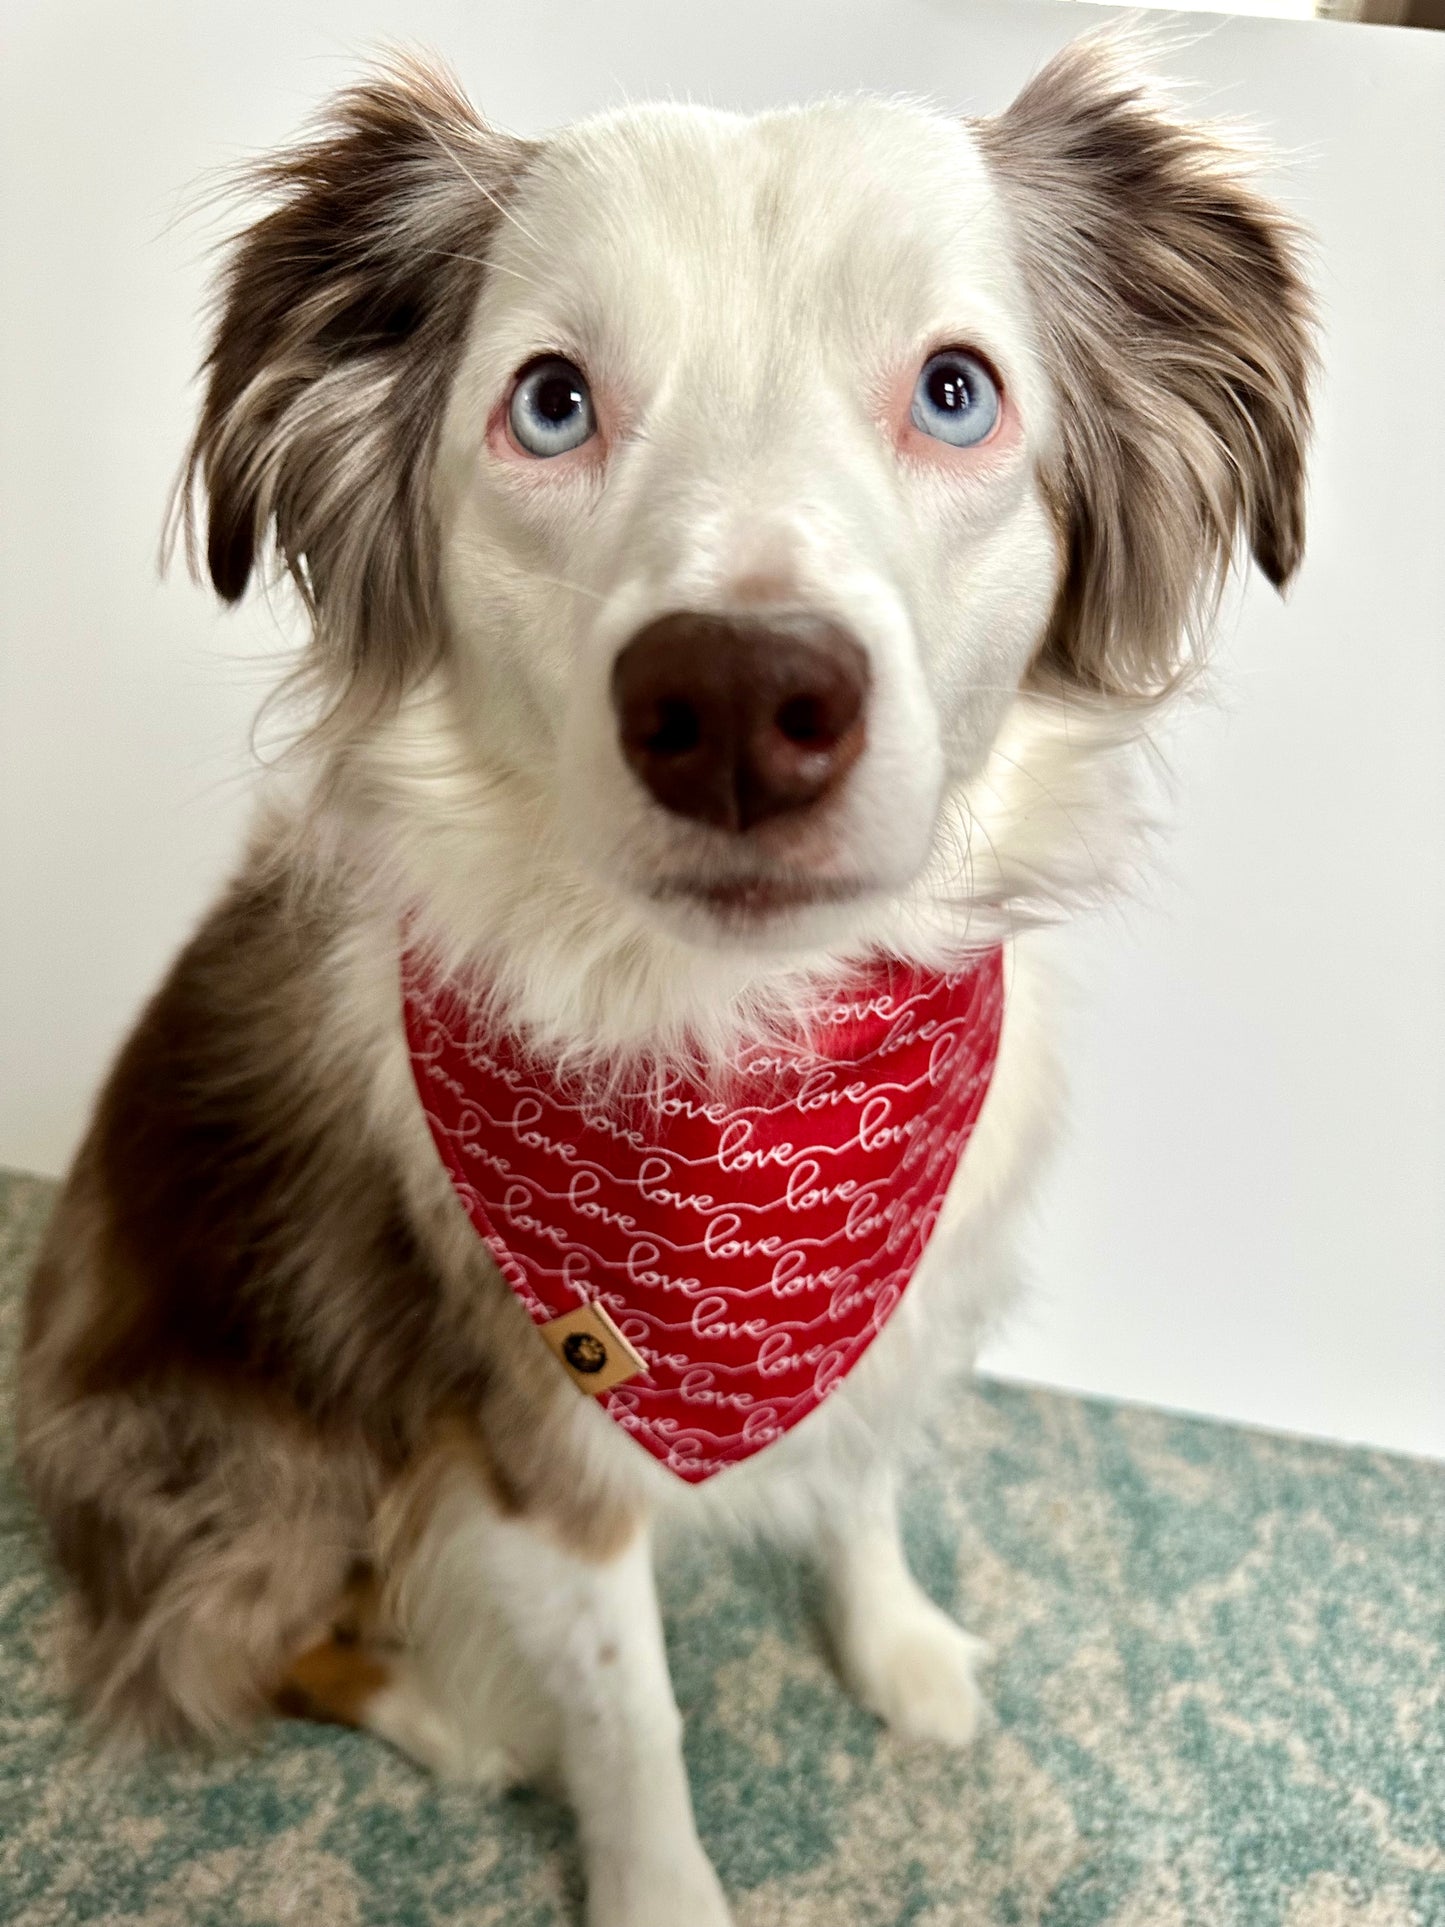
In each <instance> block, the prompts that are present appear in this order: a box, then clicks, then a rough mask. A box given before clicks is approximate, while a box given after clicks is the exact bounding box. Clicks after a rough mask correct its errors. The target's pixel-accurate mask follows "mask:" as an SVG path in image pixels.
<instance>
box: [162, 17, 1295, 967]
mask: <svg viewBox="0 0 1445 1927" xmlns="http://www.w3.org/2000/svg"><path fill="white" fill-rule="evenodd" d="M265 185H267V186H268V187H269V188H270V189H271V190H272V191H273V192H274V195H275V202H274V205H273V206H272V208H271V210H270V212H269V213H267V214H266V215H265V216H264V217H263V218H262V219H261V220H260V221H259V222H258V223H257V224H256V225H254V226H253V227H252V228H250V229H249V231H248V232H247V233H246V234H245V235H244V236H243V238H242V239H241V241H240V243H239V245H238V246H237V248H236V250H235V252H234V253H233V255H232V257H231V259H230V262H229V265H228V268H227V271H226V275H225V279H224V282H223V286H222V294H221V306H220V318H219V325H218V329H217V333H216V337H215V342H214V346H213V350H212V354H211V359H210V363H209V388H208V392H207V396H206V401H205V406H204V412H203V415H202V419H201V423H200V427H199V429H198V433H197V438H196V442H195V445H194V449H193V455H192V473H193V475H194V476H196V477H198V478H199V480H200V481H201V483H203V485H204V491H205V493H206V495H207V497H208V499H209V519H208V525H207V538H208V539H207V555H208V561H209V568H210V572H211V575H212V577H213V579H214V581H215V584H216V586H217V588H218V589H219V590H220V591H221V593H222V594H223V595H224V596H226V597H228V598H231V599H234V598H236V597H238V596H239V595H240V594H241V593H242V591H243V590H244V588H245V586H246V583H247V580H248V578H249V576H250V574H251V572H252V568H253V564H254V562H255V560H256V558H257V555H258V553H259V552H260V551H261V550H262V548H263V546H264V545H265V544H266V543H267V542H268V541H270V540H274V542H275V544H276V547H277V549H278V550H279V553H280V555H281V557H282V558H283V559H284V562H285V564H286V566H287V567H288V568H289V570H290V572H291V574H292V576H293V577H294V578H295V580H296V582H297V583H298V585H299V587H300V589H301V592H302V594H303V595H304V597H305V598H306V600H307V602H308V604H309V605H310V609H311V612H312V616H313V621H314V628H315V642H314V645H313V646H314V663H315V666H316V668H317V670H318V672H319V674H320V675H321V677H322V678H323V680H324V682H325V683H326V685H327V688H328V692H329V695H330V697H331V699H332V701H333V704H334V705H336V707H337V713H338V714H340V715H342V716H351V717H352V718H353V719H355V720H354V723H353V726H354V727H355V728H356V729H363V728H366V727H370V726H372V724H373V722H374V720H375V718H376V717H378V716H380V715H384V714H385V713H386V712H387V711H388V709H389V708H393V709H394V708H395V707H396V706H397V705H398V704H405V702H406V701H407V700H408V699H409V698H410V696H411V695H412V694H413V693H414V692H416V691H418V690H420V689H423V688H425V689H427V690H428V691H430V692H431V693H432V697H433V698H434V697H435V695H436V692H437V690H438V689H440V690H442V691H443V692H444V700H445V704H446V707H447V713H448V717H449V722H448V727H449V728H450V729H452V730H453V731H454V732H457V733H459V734H460V736H461V737H462V738H463V739H464V740H465V741H466V743H467V744H468V745H469V748H470V751H471V752H472V753H473V754H474V755H475V758H476V761H477V764H478V766H479V767H481V768H484V769H485V770H486V771H487V773H488V780H489V782H490V783H491V784H492V785H493V792H494V794H508V795H511V796H513V797H514V798H516V799H520V801H519V803H518V809H517V815H516V820H517V822H518V823H519V824H521V823H525V824H527V825H529V826H530V833H532V834H535V835H536V836H537V837H538V838H539V839H541V840H544V841H546V842H547V844H548V847H549V848H554V847H555V849H556V850H559V851H561V852H563V853H564V856H565V860H566V861H567V862H569V863H570V864H571V865H572V866H574V868H575V871H576V873H577V874H578V875H579V876H585V877H586V878H588V879H589V887H591V886H592V885H596V886H598V887H601V888H602V889H603V890H604V891H605V892H610V893H611V895H612V897H613V898H614V899H615V901H616V903H617V905H618V906H619V916H623V917H624V918H625V920H626V921H627V923H628V926H629V927H634V926H637V927H649V928H659V929H662V930H665V931H670V932H671V933H673V935H675V936H677V935H680V936H681V937H682V938H683V940H684V941H685V942H701V943H703V944H713V943H716V942H717V941H719V940H720V939H727V938H731V939H736V938H738V937H739V935H740V934H741V935H742V936H743V937H744V938H746V939H750V940H756V939H757V938H758V937H760V936H766V937H768V938H769V939H770V940H775V941H783V942H786V943H788V944H790V945H792V946H794V947H798V946H804V947H806V946H807V945H809V944H814V945H816V944H824V943H838V942H840V941H842V942H846V941H848V940H849V939H850V938H855V937H856V936H857V935H858V933H859V932H861V931H863V930H864V929H865V927H867V926H868V920H869V917H870V916H871V915H873V914H874V913H875V911H876V906H877V905H878V904H879V903H880V902H888V901H896V900H898V899H899V898H900V897H902V896H906V895H907V893H908V892H909V891H910V889H913V888H916V887H917V880H918V879H919V878H920V877H922V876H926V875H927V874H928V873H929V866H930V863H931V862H933V861H934V860H935V859H936V858H937V856H938V852H939V848H940V838H941V837H942V836H943V835H945V834H946V833H948V831H949V813H948V809H947V801H948V799H949V798H951V797H958V796H960V795H964V794H966V793H967V791H968V788H969V785H970V783H972V782H975V781H976V780H977V778H978V777H979V774H980V772H981V771H982V770H984V768H985V766H986V764H987V761H988V758H989V756H990V753H991V751H992V750H993V748H994V746H995V744H996V743H997V741H998V739H999V734H1000V730H1001V729H1002V728H1003V727H1004V726H1005V722H1006V718H1007V717H1008V716H1009V713H1010V711H1011V710H1014V709H1015V708H1016V706H1017V705H1018V704H1019V703H1020V701H1021V700H1024V701H1027V700H1029V699H1030V698H1029V692H1031V691H1032V692H1040V691H1042V692H1044V693H1045V695H1046V696H1047V697H1048V699H1050V700H1054V701H1062V702H1064V703H1068V704H1078V705H1088V706H1093V707H1094V708H1096V709H1097V707H1098V706H1099V705H1126V704H1138V703H1141V702H1143V703H1147V702H1150V701H1152V700H1153V699H1154V698H1155V697H1157V696H1158V695H1159V694H1160V693H1161V692H1163V691H1165V690H1167V689H1168V688H1169V687H1170V686H1171V685H1172V684H1173V683H1174V681H1175V680H1176V679H1177V677H1178V675H1179V673H1180V669H1181V664H1182V662H1183V661H1184V660H1185V659H1186V657H1187V649H1188V643H1187V640H1186V639H1187V638H1188V637H1189V636H1190V635H1191V633H1192V632H1193V631H1194V629H1195V628H1196V627H1197V618H1198V616H1199V613H1200V611H1201V609H1203V608H1206V607H1207V605H1208V603H1209V599H1210V597H1211V594H1212V593H1213V591H1214V590H1215V589H1216V588H1217V585H1218V582H1219V580H1220V577H1221V574H1222V572H1223V571H1224V570H1225V569H1226V568H1227V566H1228V565H1229V562H1230V560H1231V557H1232V555H1233V554H1234V552H1235V549H1236V546H1237V544H1238V542H1239V540H1240V538H1241V536H1242V537H1243V539H1244V541H1246V542H1247V544H1248V546H1249V548H1250V549H1251V550H1252V552H1253V554H1254V556H1255V557H1256V559H1257V560H1258V562H1259V563H1260V565H1261V567H1262V568H1263V570H1264V572H1265V573H1266V575H1267V576H1268V577H1269V578H1270V579H1271V581H1273V582H1275V583H1276V584H1283V583H1284V582H1286V581H1287V580H1288V578H1289V577H1290V575H1291V574H1292V573H1293V571H1294V569H1295V567H1296V565H1297V562H1298V560H1299V555H1300V548H1301V540H1302V525H1303V486H1304V484H1303V451H1304V443H1305V438H1306V431H1307V423H1308V393H1307V391H1308V379H1309V373H1310V363H1311V346H1310V322H1309V303H1308V298H1307V295H1306V292H1305V289H1304V286H1303V283H1302V279H1301V275H1300V271H1299V265H1298V260H1297V248H1296V243H1295V239H1294V236H1293V233H1292V231H1291V229H1290V228H1289V226H1288V225H1287V223H1286V222H1284V221H1283V220H1282V218H1281V217H1280V216H1279V215H1278V214H1277V213H1276V212H1275V211H1274V210H1272V209H1271V208H1270V207H1269V206H1268V204H1267V203H1266V202H1264V201H1263V200H1262V199H1260V198H1259V196H1258V195H1257V193H1256V191H1255V190H1254V188H1253V187H1252V186H1251V185H1250V182H1249V178H1248V169H1247V167H1246V166H1245V165H1244V163H1243V162H1242V161H1241V159H1240V157H1239V155H1238V154H1237V152H1236V151H1235V150H1234V149H1232V148H1230V147H1228V146H1226V145H1224V144H1222V143H1221V142H1220V141H1219V139H1218V138H1217V137H1216V136H1215V134H1214V133H1212V132H1210V131H1208V130H1205V129H1201V128H1198V127H1194V126H1191V125H1190V124H1188V123H1187V122H1184V121H1181V120H1180V119H1178V118H1177V117H1176V116H1175V114H1174V113H1173V111H1172V110H1171V109H1170V107H1169V106H1168V104H1167V103H1165V102H1163V101H1162V100H1160V99H1158V98H1156V97H1155V96H1154V95H1153V94H1152V93H1151V92H1150V91H1149V90H1147V89H1146V88H1145V87H1143V86H1142V85H1141V83H1140V82H1139V80H1138V79H1137V77H1135V76H1133V75H1132V74H1131V73H1130V72H1129V71H1128V69H1127V67H1126V66H1125V65H1124V64H1123V62H1122V61H1121V58H1120V56H1119V53H1118V51H1117V48H1116V47H1115V46H1113V45H1112V44H1111V43H1110V42H1109V41H1107V40H1102V39H1100V38H1098V37H1091V38H1090V39H1088V40H1086V41H1083V42H1079V43H1076V44H1075V45H1074V46H1073V47H1071V48H1069V49H1067V50H1066V51H1065V52H1064V53H1063V54H1062V55H1061V56H1060V57H1059V58H1058V59H1056V60H1055V61H1054V62H1053V63H1052V64H1051V65H1050V66H1049V67H1047V68H1046V69H1045V71H1044V72H1043V73H1042V74H1041V75H1040V76H1039V77H1038V78H1037V79H1036V80H1035V81H1034V82H1033V83H1032V84H1031V85H1030V86H1029V87H1028V88H1027V89H1026V90H1025V92H1024V93H1023V94H1022V95H1021V96H1020V98H1019V99H1018V100H1017V101H1016V102H1015V104H1014V105H1013V106H1012V107H1011V108H1010V109H1009V110H1008V111H1007V112H1006V113H1004V114H1003V115H1001V116H1000V117H998V118H997V119H994V120H992V121H984V122H977V123H972V124H969V123H965V122H963V121H955V120H951V119H948V118H946V117H944V116H942V115H940V114H936V113H931V112H927V111H924V110H923V109H921V108H918V107H916V106H911V105H903V104H894V103H886V104H885V103H879V102H868V101H844V102H832V103H828V104H824V105H821V106H817V107H811V108H805V109H800V110H796V111H788V112H782V113H775V114H770V115H766V116H763V117H761V118H757V119H744V118H738V117H734V116H732V115H727V114H720V113H713V112H706V111H703V110H700V109H696V108H690V107H666V108H644V109H629V110H626V111H624V112H620V113H616V114H610V115H606V116H604V117H601V118H599V119H596V120H592V121H588V122H586V123H584V124H582V125H580V126H578V127H575V128H573V129H570V130H567V131H565V132H563V133H560V134H557V135H553V136H550V137H548V138H546V139H544V140H541V141H537V142H524V141H519V140H515V139H511V138H507V137H504V136H502V135H499V134H497V133H495V132H493V131H491V130H490V129H488V128H487V127H485V126H484V125H483V124H482V123H481V122H480V121H479V120H478V119H477V117H476V116H475V114H474V113H473V111H472V110H471V109H470V107H469V106H468V105H467V103H466V102H465V100H464V99H463V98H462V97H461V95H460V94H459V93H458V92H457V91H456V89H455V88H454V86H453V85H452V84H451V83H450V82H449V81H448V80H447V79H446V78H445V77H444V76H441V75H439V74H438V73H436V72H434V71H432V70H429V69H426V68H424V67H421V66H419V65H416V64H405V65H401V66H397V67H395V68H392V69H389V70H387V71H386V72H385V73H383V74H382V75H381V76H380V77H378V78H376V79H374V80H372V81H370V82H368V83H367V84H365V85H364V86H362V87H360V88H358V89H356V90H354V91H352V92H350V93H348V94H346V95H343V96H342V97H341V99H340V100H339V101H338V102H337V103H336V104H335V106H334V107H333V108H332V109H331V110H330V113H329V116H328V119H327V122H326V124H325V126H324V127H323V129H322V130H321V132H320V133H319V135H318V137H317V138H316V139H314V140H313V141H311V142H309V143H307V144H305V145H303V146H301V147H299V148H297V149H295V150H293V151H291V152H289V153H286V154H283V155H282V156H280V157H279V158H278V159H277V160H275V161H274V162H272V163H270V164H269V165H268V167H267V169H266V173H265ZM1021 692H1022V696H1021ZM1033 700H1038V697H1037V693H1036V694H1035V696H1034V698H1033ZM955 881H956V879H955Z"/></svg>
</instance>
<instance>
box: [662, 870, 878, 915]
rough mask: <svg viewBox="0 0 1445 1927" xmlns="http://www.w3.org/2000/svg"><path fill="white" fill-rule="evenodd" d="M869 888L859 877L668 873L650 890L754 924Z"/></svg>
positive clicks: (671, 900)
mask: <svg viewBox="0 0 1445 1927" xmlns="http://www.w3.org/2000/svg"><path fill="white" fill-rule="evenodd" d="M871 888H872V886H871V885H870V884H869V883H868V881H867V880H866V878H863V877H798V876H743V877H725V878H721V879H717V878H706V877H667V878H664V879H663V880H662V881H661V882H660V883H658V884H656V885H654V887H653V890H652V892H651V894H652V896H653V897H654V898H655V899H657V900H659V901H663V902H669V903H688V904H695V905H697V907H698V908H699V909H703V910H710V911H711V912H712V913H713V915H714V916H716V917H719V918H721V919H722V920H724V921H726V922H729V923H738V924H755V923H763V922H766V921H767V920H768V919H769V918H772V917H778V916H783V915H786V914H787V912H788V911H790V910H792V911H795V910H807V909H814V908H817V907H818V906H820V905H823V904H838V903H851V902H853V901H854V900H855V899H856V898H858V897H862V896H867V895H868V894H869V892H870V890H871Z"/></svg>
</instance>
